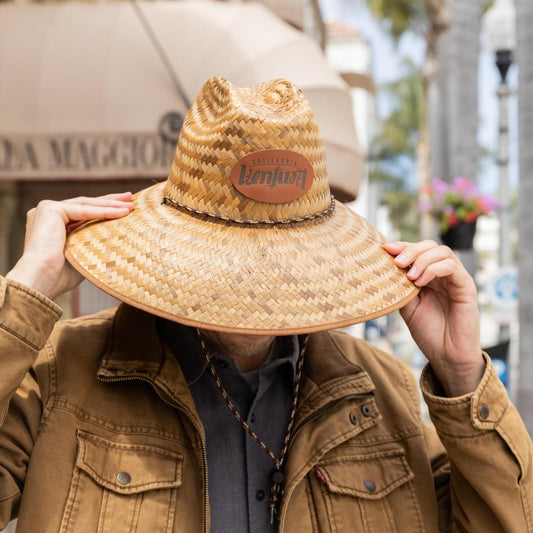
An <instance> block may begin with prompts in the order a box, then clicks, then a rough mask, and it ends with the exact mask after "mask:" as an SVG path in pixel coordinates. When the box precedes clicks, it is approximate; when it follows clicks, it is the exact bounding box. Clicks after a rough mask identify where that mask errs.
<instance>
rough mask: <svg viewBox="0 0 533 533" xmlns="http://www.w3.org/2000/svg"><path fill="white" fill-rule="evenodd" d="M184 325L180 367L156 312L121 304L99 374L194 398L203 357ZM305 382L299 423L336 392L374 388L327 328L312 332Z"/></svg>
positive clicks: (362, 391) (365, 391)
mask: <svg viewBox="0 0 533 533" xmlns="http://www.w3.org/2000/svg"><path fill="white" fill-rule="evenodd" d="M181 327H182V328H183V330H180V334H183V335H185V337H184V338H185V340H186V342H189V341H190V346H189V349H190V350H191V351H192V352H193V353H194V355H193V357H191V358H188V359H189V360H190V361H191V362H192V363H191V364H192V367H191V368H184V369H182V368H181V367H180V364H179V363H178V361H177V359H176V357H174V356H173V354H172V352H171V350H170V348H169V347H168V346H167V344H166V343H165V342H164V341H163V340H162V337H161V335H160V331H159V330H158V326H157V318H156V317H155V316H154V315H151V314H149V313H146V312H145V311H141V310H139V309H136V308H134V307H131V306H129V305H127V304H121V305H120V306H119V307H118V309H117V312H116V314H115V317H114V322H113V327H112V331H111V334H110V337H109V341H108V344H107V348H106V350H105V353H104V354H103V357H102V360H101V364H100V367H99V370H98V377H99V378H101V379H103V380H107V381H112V380H114V379H117V380H119V379H124V378H138V379H143V380H146V381H150V382H152V383H153V384H154V385H155V386H156V387H158V388H159V389H161V390H162V391H163V392H164V393H165V394H166V395H168V396H169V398H171V399H174V400H178V399H183V398H188V399H189V400H188V401H187V403H189V404H192V398H191V396H190V392H189V388H188V385H187V379H186V378H185V375H188V376H190V375H191V374H190V372H192V373H193V374H194V372H196V371H197V370H198V369H197V368H196V367H197V363H196V361H202V360H203V356H202V352H201V347H200V345H199V343H198V342H195V339H193V338H192V337H191V334H192V332H191V330H190V328H187V327H185V326H181ZM182 359H184V358H182ZM202 365H203V363H202ZM183 370H185V372H184V371H183ZM301 387H302V389H301V393H300V394H301V396H300V408H299V409H298V416H297V420H296V422H297V423H298V421H299V420H300V421H301V420H304V419H305V418H306V417H308V416H309V415H310V414H311V413H312V412H314V411H316V410H318V409H321V408H323V407H324V406H325V405H326V404H327V403H330V402H331V401H334V400H336V399H337V398H341V397H343V396H345V395H350V394H371V393H372V391H373V390H374V384H373V383H372V380H371V379H370V377H369V375H368V374H367V373H366V372H365V371H364V370H363V369H362V368H361V367H359V366H357V365H355V364H354V363H352V362H350V361H348V360H347V359H346V358H345V357H344V355H343V354H342V351H341V350H339V348H338V347H337V345H336V344H335V342H334V340H333V338H332V336H331V334H330V333H329V332H319V333H314V334H311V335H310V338H309V345H308V348H307V354H306V359H305V364H304V377H303V381H302V384H301Z"/></svg>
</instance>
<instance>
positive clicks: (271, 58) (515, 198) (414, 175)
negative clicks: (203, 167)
mask: <svg viewBox="0 0 533 533" xmlns="http://www.w3.org/2000/svg"><path fill="white" fill-rule="evenodd" d="M531 23H533V2H532V1H530V0H522V2H514V1H513V0H263V1H258V2H247V1H239V0H233V1H229V0H228V1H226V2H224V1H215V0H212V1H209V0H196V1H193V0H189V1H185V0H181V1H180V0H168V1H163V0H157V1H153V2H151V1H144V0H143V1H137V0H130V1H123V2H119V1H115V2H107V1H101V0H100V1H97V2H96V1H95V2H90V1H87V2H70V1H63V2H54V1H47V2H28V1H22V0H19V1H15V2H9V1H0V274H5V273H6V272H7V271H8V270H9V269H10V267H11V266H12V265H13V264H14V262H15V261H16V259H17V258H18V257H19V255H20V253H21V247H22V243H23V235H24V224H25V213H26V212H27V210H28V209H30V208H31V207H32V206H34V205H35V204H36V203H37V202H38V201H39V200H41V199H43V198H55V199H61V198H66V197H72V196H77V195H81V194H83V195H96V194H102V193H106V192H116V191H122V190H132V191H136V190H139V189H141V188H144V187H146V186H148V185H150V184H152V183H153V182H154V180H155V181H157V180H162V179H165V178H166V174H167V172H168V169H169V167H170V163H171V160H172V156H173V152H174V147H175V144H176V141H177V135H178V134H179V130H180V127H181V123H182V120H183V116H184V114H185V112H186V110H187V108H188V106H189V104H190V102H191V100H192V99H193V97H194V95H195V94H196V93H197V91H198V90H199V89H200V87H201V85H202V84H203V83H204V82H205V81H206V80H207V79H208V78H209V77H210V76H213V75H218V76H224V77H227V78H228V79H229V80H230V81H231V82H232V83H234V84H235V85H242V86H245V85H253V84H255V83H260V82H262V81H265V80H267V79H272V78H275V77H286V78H289V79H291V80H292V81H294V82H295V83H296V84H297V85H299V86H300V87H301V88H302V89H303V91H304V92H305V93H306V95H307V96H308V98H309V99H310V101H311V104H312V106H313V109H314V110H315V114H316V117H317V121H318V124H319V127H320V129H321V132H322V135H323V137H324V138H325V142H326V149H327V157H328V173H329V176H330V181H331V185H332V190H333V193H334V194H335V196H336V198H337V199H338V200H340V201H344V202H346V203H348V205H349V206H350V207H351V208H353V209H354V210H355V211H357V212H358V213H360V214H362V215H363V216H365V217H366V218H368V219H369V220H370V221H371V222H373V223H374V224H375V225H376V226H377V227H378V229H379V230H380V231H381V232H382V233H383V235H384V236H385V237H386V238H387V239H388V240H395V239H402V240H410V241H412V240H418V239H425V238H430V239H434V240H437V241H443V242H446V243H449V245H450V246H452V248H454V249H455V250H456V253H457V254H458V255H459V257H460V258H461V260H462V261H463V263H464V264H465V266H466V267H467V269H468V270H469V272H470V273H471V274H472V275H473V276H474V278H475V280H476V283H477V285H478V289H479V306H480V309H481V314H482V324H481V342H482V346H483V347H484V348H485V349H486V350H487V351H488V352H489V353H490V354H491V356H492V357H493V359H494V361H495V364H496V366H497V369H498V372H499V374H500V377H501V379H502V381H503V382H504V383H505V385H506V387H507V390H508V392H509V395H510V396H511V398H512V399H513V401H514V402H515V403H516V404H517V406H518V408H519V410H520V412H521V414H522V416H523V417H524V419H525V421H526V424H527V426H528V429H529V431H530V433H533V356H532V354H531V353H530V352H529V347H530V346H533V327H531V326H532V325H533V323H532V318H533V258H532V257H531V256H532V254H533V220H532V217H531V216H530V205H531V204H533V164H532V163H533V162H532V161H530V159H531V158H533V149H532V147H530V146H529V144H530V143H531V142H533V135H532V133H533V132H531V131H530V130H531V129H532V128H533V104H532V102H533V98H532V97H531V96H532V91H533V61H532V60H531V55H532V54H533V33H532V32H531V31H529V27H530V24H531ZM437 178H438V180H437ZM458 194H459V195H460V194H463V196H464V197H463V198H462V200H457V195H458ZM454 195H455V196H454ZM530 195H531V196H530ZM465 198H466V200H465ZM461 201H464V202H465V205H462V204H461V205H459V204H460V202H461ZM487 202H488V203H487ZM458 226H460V227H461V228H463V227H466V226H469V227H470V228H471V237H473V240H471V241H470V242H466V243H459V242H457V243H456V242H455V241H449V240H448V239H449V238H450V235H451V233H453V232H451V231H450V230H452V229H453V228H456V227H458ZM282 297H283V295H282V294H280V298H282ZM58 303H60V305H61V306H62V307H63V308H64V309H65V317H70V316H76V315H79V314H86V313H90V312H94V311H97V310H100V309H102V308H104V307H108V306H110V305H114V301H113V300H112V299H111V298H110V297H109V296H107V295H106V294H104V293H102V292H101V291H99V290H98V289H96V288H95V287H93V286H91V285H90V284H89V283H88V282H84V283H83V284H82V286H81V287H80V288H78V289H77V290H75V291H73V292H72V293H71V294H68V295H66V296H64V297H62V298H61V300H60V301H59V302H58ZM349 329H350V331H351V332H352V333H353V334H354V335H357V336H364V337H366V338H367V339H368V340H369V341H370V342H372V343H375V344H376V345H378V346H380V347H382V348H383V349H384V350H387V351H390V352H391V353H393V354H394V355H395V356H396V357H398V358H400V359H402V360H404V361H405V362H406V363H407V364H409V366H410V367H411V368H412V369H413V370H414V372H415V373H419V372H420V371H421V369H422V367H423V365H424V357H423V355H422V354H421V353H420V352H419V350H418V349H417V347H416V346H415V345H414V344H413V343H412V341H411V340H410V338H409V335H408V333H407V331H406V329H405V327H404V326H403V323H402V321H401V319H400V318H399V314H398V313H393V314H391V315H389V316H387V317H383V318H382V319H379V320H376V321H372V322H370V323H367V324H364V325H357V326H353V327H352V328H349Z"/></svg>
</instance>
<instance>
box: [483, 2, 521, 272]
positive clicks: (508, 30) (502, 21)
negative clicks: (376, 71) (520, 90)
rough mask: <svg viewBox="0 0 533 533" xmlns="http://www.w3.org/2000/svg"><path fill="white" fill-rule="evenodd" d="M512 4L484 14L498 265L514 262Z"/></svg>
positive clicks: (513, 12)
mask: <svg viewBox="0 0 533 533" xmlns="http://www.w3.org/2000/svg"><path fill="white" fill-rule="evenodd" d="M515 16H516V15H515V7H514V4H513V1H512V0H496V2H495V3H494V6H493V7H492V8H491V9H490V11H489V12H488V13H487V15H486V16H485V21H484V23H485V30H486V33H487V36H488V38H489V42H490V45H491V48H492V49H493V50H494V53H495V58H496V66H497V67H498V71H499V73H500V84H499V87H498V91H497V93H496V94H497V95H498V103H499V115H500V117H499V121H500V126H499V136H498V168H499V177H500V194H499V200H500V255H499V263H500V267H506V266H510V265H512V263H513V257H512V251H511V241H510V230H511V209H510V199H509V176H508V166H509V165H508V164H509V96H510V95H511V89H510V88H509V85H508V84H507V72H508V71H509V68H510V67H511V65H512V63H513V54H514V50H515V48H516V31H515Z"/></svg>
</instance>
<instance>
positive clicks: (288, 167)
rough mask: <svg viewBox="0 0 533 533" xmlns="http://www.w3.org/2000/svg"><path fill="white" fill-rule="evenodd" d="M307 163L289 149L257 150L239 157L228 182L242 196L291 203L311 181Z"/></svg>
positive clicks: (305, 189)
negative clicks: (230, 182)
mask: <svg viewBox="0 0 533 533" xmlns="http://www.w3.org/2000/svg"><path fill="white" fill-rule="evenodd" d="M313 179H314V172H313V167H312V166H311V163H310V162H309V161H308V160H307V159H306V158H305V157H304V156H303V155H300V154H297V153H296V152H293V151H291V150H259V151H257V152H252V153H251V154H247V155H245V156H244V157H241V159H239V160H238V161H237V162H236V163H235V165H233V168H232V170H231V181H232V183H233V185H234V186H235V188H236V189H237V190H238V191H239V192H240V193H242V194H244V196H247V197H248V198H251V199H252V200H257V201H259V202H266V203H269V204H282V203H285V202H291V201H293V200H296V199H297V198H300V197H301V196H303V195H304V194H305V193H306V192H307V191H308V190H309V189H310V188H311V185H312V184H313Z"/></svg>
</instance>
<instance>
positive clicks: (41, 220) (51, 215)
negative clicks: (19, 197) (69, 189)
mask: <svg viewBox="0 0 533 533" xmlns="http://www.w3.org/2000/svg"><path fill="white" fill-rule="evenodd" d="M131 199H132V195H131V193H129V192H126V193H119V194H108V195H106V196H99V197H97V198H85V197H79V198H72V199H69V200H63V201H61V202H54V201H51V200H43V201H42V202H40V203H39V205H38V206H37V207H35V208H33V209H31V210H30V211H28V216H27V223H26V238H25V240H24V253H23V255H22V257H21V258H20V259H19V261H18V262H17V264H16V265H15V266H14V267H13V269H12V270H11V271H10V272H9V273H8V274H7V276H6V277H7V278H9V279H13V280H16V281H19V282H21V283H23V284H24V285H27V286H29V287H31V288H33V289H35V290H37V291H39V292H41V293H42V294H44V295H45V296H47V297H48V298H50V299H53V298H55V297H56V296H59V295H60V294H62V293H64V292H66V291H68V290H70V289H73V288H74V287H75V286H76V285H78V284H79V283H80V282H81V281H82V279H83V278H82V277H81V275H80V274H78V273H77V272H76V271H75V270H74V269H73V268H72V267H71V266H70V265H69V264H68V262H67V261H66V260H65V256H64V254H63V251H64V248H65V240H66V237H67V234H68V232H69V231H72V230H73V229H74V228H75V227H76V226H79V225H80V224H81V223H83V222H87V221H88V220H97V219H111V218H120V217H123V216H125V215H127V214H128V213H129V212H130V211H131V210H132V209H133V203H132V201H131Z"/></svg>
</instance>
